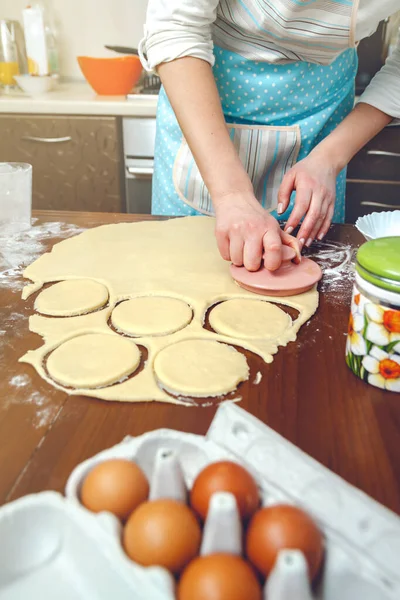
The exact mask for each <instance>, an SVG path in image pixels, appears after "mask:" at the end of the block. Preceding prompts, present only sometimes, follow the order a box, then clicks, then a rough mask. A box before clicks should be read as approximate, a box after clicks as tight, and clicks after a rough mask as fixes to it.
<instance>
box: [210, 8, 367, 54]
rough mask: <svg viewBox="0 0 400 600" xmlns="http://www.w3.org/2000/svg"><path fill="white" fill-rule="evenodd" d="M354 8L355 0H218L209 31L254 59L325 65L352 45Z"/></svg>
mask: <svg viewBox="0 0 400 600" xmlns="http://www.w3.org/2000/svg"><path fill="white" fill-rule="evenodd" d="M376 1H378V0H376ZM357 8H358V0H220V2H219V5H218V10H217V20H216V22H215V23H214V25H213V28H212V36H213V40H214V43H215V44H216V45H217V46H220V47H222V48H225V49H226V50H231V51H234V52H237V53H238V54H240V55H242V56H243V57H245V58H249V59H252V60H260V61H267V62H269V63H288V62H293V61H305V62H313V63H317V64H321V65H328V64H330V63H331V62H332V61H333V60H334V58H336V57H337V56H338V55H339V54H340V53H341V52H343V51H344V50H345V49H346V48H349V47H353V46H354V31H353V30H354V25H355V17H356V13H357Z"/></svg>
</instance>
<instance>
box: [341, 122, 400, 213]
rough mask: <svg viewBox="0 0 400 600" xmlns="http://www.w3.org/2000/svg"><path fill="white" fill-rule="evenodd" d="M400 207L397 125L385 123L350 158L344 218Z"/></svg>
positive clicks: (399, 156) (399, 149) (399, 143)
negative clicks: (373, 136) (384, 125)
mask: <svg viewBox="0 0 400 600" xmlns="http://www.w3.org/2000/svg"><path fill="white" fill-rule="evenodd" d="M396 209H400V126H399V125H392V126H389V127H386V128H385V129H384V130H383V131H381V132H380V133H379V134H378V135H377V136H376V137H375V138H374V139H373V140H371V141H370V142H369V143H368V144H367V145H366V146H365V147H364V148H363V149H362V150H360V152H359V153H358V154H357V155H356V156H355V157H354V159H353V160H352V161H351V162H350V164H349V167H348V170H347V197H346V222H347V223H355V221H356V220H357V218H358V217H361V216H363V215H367V214H368V213H371V212H374V211H377V212H381V211H384V210H396Z"/></svg>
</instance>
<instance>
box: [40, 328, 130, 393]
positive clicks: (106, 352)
mask: <svg viewBox="0 0 400 600" xmlns="http://www.w3.org/2000/svg"><path fill="white" fill-rule="evenodd" d="M139 363H140V350H139V348H138V347H137V346H136V344H134V343H133V342H131V341H130V340H127V339H126V338H121V337H118V336H117V335H112V334H107V333H89V334H86V335H80V336H79V337H76V338H73V339H71V340H68V341H67V342H65V343H64V344H61V346H59V347H58V348H56V349H55V350H54V351H53V352H52V353H51V354H50V355H49V357H48V359H47V370H48V372H49V375H50V377H52V378H53V379H54V381H57V382H58V383H61V384H62V385H66V386H68V387H74V388H97V387H104V386H107V385H111V384H113V383H116V382H117V381H120V380H121V379H123V378H124V377H126V376H127V375H130V374H131V373H133V372H134V371H135V370H136V369H137V367H138V365H139Z"/></svg>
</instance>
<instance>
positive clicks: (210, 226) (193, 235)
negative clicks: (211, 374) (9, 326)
mask: <svg viewBox="0 0 400 600" xmlns="http://www.w3.org/2000/svg"><path fill="white" fill-rule="evenodd" d="M214 230H215V220H214V219H213V218H211V217H183V218H178V219H170V220H169V221H155V220H152V221H140V222H137V223H119V224H113V225H104V226H102V227H96V228H93V229H88V230H87V231H85V232H84V233H81V234H80V235H77V236H76V237H73V238H69V239H67V240H64V241H62V242H60V243H58V244H56V245H55V246H54V247H53V249H52V251H51V252H49V253H46V254H43V255H42V256H41V257H40V258H39V259H37V260H36V261H35V262H34V263H32V264H31V265H30V266H29V267H27V269H25V271H24V276H25V277H26V278H27V279H29V280H30V281H31V282H32V283H29V284H28V285H27V286H26V287H25V288H24V291H23V297H24V298H27V297H29V295H30V294H32V293H36V292H37V291H38V290H39V289H40V288H41V287H42V286H43V285H44V284H46V283H55V282H59V281H63V280H79V281H80V282H82V281H84V280H91V281H95V282H98V283H100V284H102V285H104V286H105V287H106V288H107V290H108V294H109V300H108V304H107V305H106V306H105V307H104V308H103V309H102V310H98V311H96V312H92V313H88V314H85V315H81V316H71V317H65V318H63V319H54V318H49V317H46V316H42V315H39V314H35V315H33V316H32V317H31V318H30V320H29V327H30V329H31V330H32V331H35V333H38V334H39V335H41V336H42V338H43V345H42V346H41V347H40V348H36V349H35V350H31V351H29V352H27V353H26V354H25V355H24V356H23V357H22V358H21V359H20V360H21V361H22V362H25V363H28V364H31V365H33V367H34V368H35V369H36V371H37V372H38V373H39V374H40V376H41V377H42V378H43V379H45V380H46V381H48V382H49V383H50V384H51V385H53V386H55V387H57V388H58V389H61V390H63V391H65V392H67V393H68V394H73V395H81V394H83V395H85V396H92V397H94V398H100V399H104V400H112V401H115V400H118V401H120V402H142V401H144V400H145V401H151V400H157V401H160V402H172V403H176V404H187V402H186V403H185V402H183V401H182V402H181V401H180V400H179V398H175V397H172V396H171V395H169V394H167V393H166V392H165V391H164V390H163V389H162V388H161V387H160V385H159V383H158V381H157V379H156V376H155V373H154V361H155V358H156V356H157V355H158V353H160V352H161V350H163V349H164V348H167V347H168V346H170V345H171V344H175V343H177V342H180V341H183V340H194V339H196V340H213V341H218V342H222V343H225V344H227V345H230V346H241V347H243V348H246V349H247V350H249V351H250V352H253V353H255V354H258V355H259V356H261V358H263V359H264V361H265V362H267V363H270V362H272V361H273V355H274V354H276V352H278V349H279V346H286V345H287V344H288V343H289V342H293V341H294V340H295V339H296V334H297V332H298V330H299V329H300V327H301V326H302V325H303V324H304V323H305V322H306V321H307V320H308V319H309V318H310V317H311V316H312V315H313V314H314V312H315V311H316V309H317V307H318V292H317V290H316V288H314V289H312V290H310V291H309V292H306V293H304V294H301V295H298V296H291V297H288V298H279V303H280V304H285V305H287V306H291V307H293V308H294V309H296V310H297V311H298V312H299V315H298V317H297V319H296V320H295V321H294V322H293V323H292V324H291V325H290V326H289V327H288V328H287V329H286V330H285V331H284V332H283V333H282V334H281V335H279V336H277V337H276V338H269V337H263V338H260V337H258V338H257V339H250V338H249V339H244V338H238V337H234V336H233V337H231V336H227V335H221V334H218V333H215V332H213V331H208V330H206V329H205V328H204V319H205V315H206V314H207V311H208V310H209V308H210V307H211V306H215V305H217V304H218V303H219V302H224V301H227V300H231V299H234V298H244V299H253V300H258V301H268V302H272V303H274V302H275V303H276V298H273V297H268V296H262V297H261V296H258V295H256V294H254V293H252V292H249V291H247V290H244V289H242V288H239V287H238V286H237V285H236V283H235V282H234V281H233V279H232V277H231V275H230V271H229V269H230V265H229V263H227V262H226V261H224V260H223V259H222V258H221V256H220V254H219V252H218V248H217V244H216V240H215V234H214ZM143 296H158V297H161V296H164V297H165V296H166V297H169V298H176V299H177V300H181V301H182V302H184V303H186V304H187V305H188V306H190V307H191V309H192V312H193V318H192V320H191V321H190V323H189V324H188V325H187V326H186V327H184V328H183V329H181V330H179V331H176V332H175V333H172V334H169V335H164V336H149V335H147V336H143V337H135V338H134V340H132V339H129V338H124V337H123V336H122V335H117V334H116V333H114V332H112V330H111V329H110V327H109V325H108V323H109V319H110V316H111V313H112V311H113V309H114V308H115V307H116V306H117V305H118V304H119V303H120V302H122V301H124V300H127V299H130V298H138V297H143ZM89 333H97V334H106V335H107V336H108V339H111V338H113V340H114V339H120V340H121V341H122V342H125V343H129V344H132V345H133V347H134V346H135V344H139V345H141V346H144V347H145V348H147V351H148V357H147V359H146V363H145V365H144V368H143V369H141V370H140V371H138V372H137V373H135V374H134V376H132V377H128V378H127V379H125V380H124V381H122V382H121V383H115V384H114V385H109V386H108V387H101V388H95V389H94V388H93V389H89V388H87V387H77V388H71V387H65V385H64V386H63V385H62V384H61V383H59V382H57V381H55V380H54V379H52V378H51V377H50V376H49V373H48V372H47V371H46V369H45V363H46V357H47V356H49V354H50V353H51V352H52V351H53V350H55V349H56V348H58V347H59V346H60V347H61V346H62V344H64V343H65V342H66V341H67V340H70V339H72V338H74V337H77V336H82V335H83V334H89ZM263 334H266V335H267V334H268V331H266V330H264V329H263ZM85 358H86V357H85ZM73 375H74V373H70V377H72V376H73ZM70 377H68V381H70ZM205 378H206V376H205ZM195 391H196V390H195ZM201 391H202V389H200V392H201ZM180 392H181V393H182V390H180ZM198 393H199V392H198Z"/></svg>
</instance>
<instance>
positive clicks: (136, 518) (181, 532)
mask: <svg viewBox="0 0 400 600" xmlns="http://www.w3.org/2000/svg"><path fill="white" fill-rule="evenodd" d="M200 542H201V529H200V525H199V523H198V521H197V519H196V517H195V515H194V513H193V512H192V511H191V510H190V508H188V507H187V506H186V504H183V503H182V502H178V501H177V500H170V499H164V500H152V501H151V502H146V503H145V504H142V505H141V506H139V508H138V509H137V510H135V512H134V513H133V514H132V515H131V516H130V518H129V520H128V522H127V524H126V526H125V529H124V534H123V545H124V548H125V551H126V553H127V555H128V556H129V557H130V558H131V559H132V560H134V561H135V562H137V563H139V564H140V565H143V566H145V567H148V566H150V565H159V566H162V567H165V568H167V569H169V570H170V571H171V572H172V573H174V574H178V573H180V572H181V571H182V569H183V568H184V567H185V566H186V565H187V564H188V563H189V562H190V561H191V560H192V559H193V558H194V557H195V556H196V555H197V554H198V552H199V548H200Z"/></svg>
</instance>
